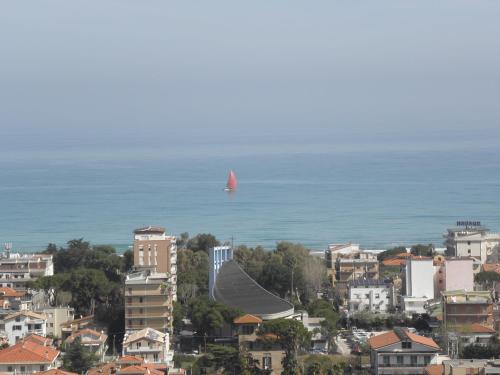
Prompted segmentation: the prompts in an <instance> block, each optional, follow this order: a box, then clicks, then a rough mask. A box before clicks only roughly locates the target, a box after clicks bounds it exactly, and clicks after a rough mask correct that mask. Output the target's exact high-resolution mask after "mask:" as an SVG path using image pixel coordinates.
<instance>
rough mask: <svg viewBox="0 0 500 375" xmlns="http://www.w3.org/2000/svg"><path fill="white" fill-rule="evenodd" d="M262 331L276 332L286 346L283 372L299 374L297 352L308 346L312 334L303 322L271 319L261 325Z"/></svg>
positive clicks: (285, 373)
mask: <svg viewBox="0 0 500 375" xmlns="http://www.w3.org/2000/svg"><path fill="white" fill-rule="evenodd" d="M261 333H273V334H275V335H276V336H277V337H278V341H279V342H280V344H281V345H282V347H283V348H284V351H285V357H284V358H283V362H282V364H283V372H282V374H284V375H295V374H298V373H299V371H300V370H299V367H300V366H299V363H298V361H297V352H298V350H299V349H300V348H307V347H308V346H309V343H310V341H311V335H310V333H309V332H308V331H307V329H305V328H304V326H303V325H302V323H300V322H298V321H296V320H294V319H276V320H270V321H267V322H265V323H264V324H263V325H262V326H261Z"/></svg>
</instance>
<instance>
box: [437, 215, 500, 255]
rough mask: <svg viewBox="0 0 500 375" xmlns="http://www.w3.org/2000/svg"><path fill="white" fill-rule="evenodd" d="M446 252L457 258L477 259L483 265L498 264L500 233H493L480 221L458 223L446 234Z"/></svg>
mask: <svg viewBox="0 0 500 375" xmlns="http://www.w3.org/2000/svg"><path fill="white" fill-rule="evenodd" d="M444 237H445V246H446V252H447V253H448V255H450V256H455V257H475V258H477V259H479V260H480V261H481V263H486V262H488V263H496V262H498V251H499V247H500V233H492V232H491V231H490V230H489V229H488V228H486V227H484V226H482V225H481V222H479V221H458V222H457V226H456V227H455V228H450V229H448V231H447V233H446V234H445V236H444Z"/></svg>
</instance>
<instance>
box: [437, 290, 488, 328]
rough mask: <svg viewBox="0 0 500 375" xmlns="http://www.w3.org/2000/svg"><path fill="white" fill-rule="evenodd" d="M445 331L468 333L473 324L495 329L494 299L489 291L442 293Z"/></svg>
mask: <svg viewBox="0 0 500 375" xmlns="http://www.w3.org/2000/svg"><path fill="white" fill-rule="evenodd" d="M442 306H443V326H444V329H445V331H466V330H467V327H469V326H471V325H472V324H480V325H482V326H485V327H489V328H494V318H493V298H492V296H491V293H490V292H488V291H476V292H474V291H466V290H458V291H449V292H443V293H442Z"/></svg>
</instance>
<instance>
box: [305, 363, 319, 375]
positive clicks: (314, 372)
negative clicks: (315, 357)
mask: <svg viewBox="0 0 500 375" xmlns="http://www.w3.org/2000/svg"><path fill="white" fill-rule="evenodd" d="M321 373H322V371H321V365H320V364H319V362H313V363H311V364H310V365H309V366H308V367H307V375H321Z"/></svg>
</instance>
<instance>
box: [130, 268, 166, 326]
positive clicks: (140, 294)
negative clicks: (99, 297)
mask: <svg viewBox="0 0 500 375" xmlns="http://www.w3.org/2000/svg"><path fill="white" fill-rule="evenodd" d="M170 280H171V278H170V277H169V276H168V275H167V274H166V273H158V272H155V271H154V270H153V269H151V268H150V269H142V270H140V271H138V272H134V273H130V274H128V275H127V278H126V280H125V332H126V333H133V332H135V331H140V330H142V329H145V328H148V327H149V328H153V329H156V330H157V331H160V332H163V333H167V332H172V323H173V322H172V321H173V318H172V308H173V295H172V283H171V281H170Z"/></svg>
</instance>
